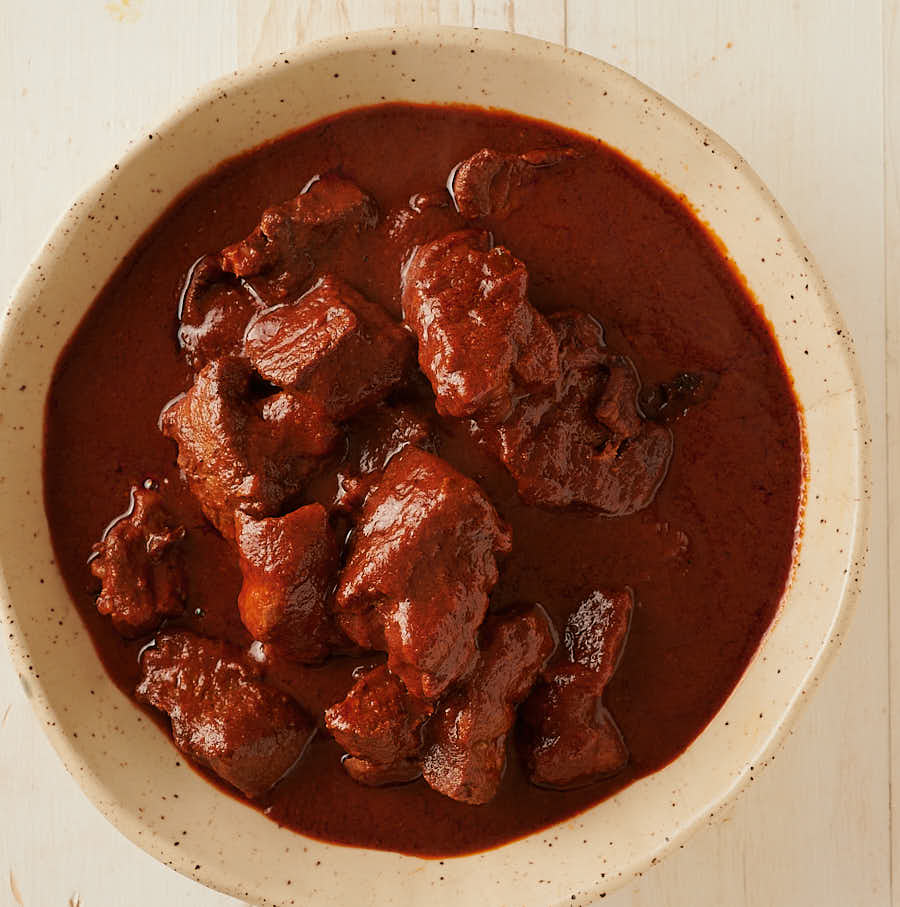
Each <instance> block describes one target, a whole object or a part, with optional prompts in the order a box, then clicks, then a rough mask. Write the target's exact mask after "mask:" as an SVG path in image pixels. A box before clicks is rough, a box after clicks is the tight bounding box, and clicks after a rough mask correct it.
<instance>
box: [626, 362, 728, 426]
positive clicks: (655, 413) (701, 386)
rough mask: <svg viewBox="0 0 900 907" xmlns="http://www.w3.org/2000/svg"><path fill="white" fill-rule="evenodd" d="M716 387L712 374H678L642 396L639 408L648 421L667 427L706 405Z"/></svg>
mask: <svg viewBox="0 0 900 907" xmlns="http://www.w3.org/2000/svg"><path fill="white" fill-rule="evenodd" d="M718 384H719V376H718V375H717V374H716V373H715V372H681V374H679V375H676V376H675V377H674V378H673V379H672V380H671V381H664V382H662V383H661V384H657V385H656V386H655V387H651V388H648V389H647V390H646V391H645V392H642V394H641V409H642V410H643V411H644V413H645V414H646V416H647V418H648V419H653V420H654V421H656V422H662V423H663V424H665V425H669V424H671V423H672V422H675V421H677V420H678V419H680V418H681V417H682V416H685V415H687V412H688V410H689V409H691V408H692V407H694V406H699V405H700V404H701V403H705V402H706V401H707V400H708V399H709V398H710V397H711V396H712V395H713V392H714V391H715V389H716V387H717V386H718Z"/></svg>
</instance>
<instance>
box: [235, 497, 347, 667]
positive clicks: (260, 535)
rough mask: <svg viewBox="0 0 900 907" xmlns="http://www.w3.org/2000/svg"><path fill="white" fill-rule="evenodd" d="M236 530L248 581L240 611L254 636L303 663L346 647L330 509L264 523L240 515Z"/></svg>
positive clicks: (309, 509) (314, 508) (305, 510)
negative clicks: (335, 597)
mask: <svg viewBox="0 0 900 907" xmlns="http://www.w3.org/2000/svg"><path fill="white" fill-rule="evenodd" d="M235 528H236V529H237V534H236V541H237V547H238V554H239V555H240V566H241V573H242V574H243V578H244V582H243V585H242V586H241V592H240V595H239V596H238V608H239V610H240V613H241V620H242V621H243V622H244V626H246V628H247V629H248V630H249V631H250V635H251V636H252V637H253V638H254V639H256V640H259V641H260V642H263V643H267V644H270V645H272V646H274V647H275V648H276V649H277V650H278V651H279V652H281V653H282V654H284V655H285V656H286V657H288V658H290V659H292V660H294V661H299V662H317V661H322V659H324V658H325V657H326V656H327V655H328V654H329V652H330V651H331V649H332V648H333V647H335V646H337V647H342V646H341V640H342V639H343V634H341V633H339V631H338V629H337V627H336V626H335V624H334V621H333V620H332V615H331V608H330V598H331V592H332V590H333V589H334V584H335V578H336V576H337V570H338V564H339V556H338V546H337V541H336V540H335V538H334V533H333V532H332V530H331V527H330V526H329V524H328V514H327V512H326V510H325V508H324V507H323V506H322V505H321V504H308V505H307V506H305V507H301V508H300V509H299V510H294V511H292V512H291V513H288V514H286V515H285V516H281V517H268V518H265V519H261V520H257V519H254V518H253V517H252V516H248V515H247V514H246V513H242V512H241V511H240V510H239V511H237V512H236V513H235ZM345 642H346V641H345Z"/></svg>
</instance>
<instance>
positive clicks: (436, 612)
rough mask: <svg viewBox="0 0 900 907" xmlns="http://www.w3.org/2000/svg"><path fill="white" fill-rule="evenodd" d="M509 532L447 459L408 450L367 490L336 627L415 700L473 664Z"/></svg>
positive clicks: (437, 691) (445, 684)
mask: <svg viewBox="0 0 900 907" xmlns="http://www.w3.org/2000/svg"><path fill="white" fill-rule="evenodd" d="M510 546H511V538H510V533H509V530H508V528H507V527H506V526H505V525H504V524H503V522H502V521H501V520H500V518H499V516H498V515H497V512H496V511H495V510H494V507H493V505H492V504H491V502H490V501H489V500H488V499H487V497H486V496H485V494H484V492H483V491H482V490H481V489H480V488H479V487H478V485H476V484H475V482H473V481H472V480H471V479H468V478H466V477H465V476H463V475H461V474H460V473H458V472H457V471H456V470H455V469H453V467H451V466H450V465H449V464H448V463H446V462H444V461H443V460H441V459H439V458H438V457H435V456H433V455H432V454H429V453H426V452H425V451H422V450H419V449H418V448H416V447H406V448H404V449H403V450H402V451H401V452H400V453H399V454H397V456H395V457H394V458H393V459H392V460H391V462H390V463H389V464H388V466H387V469H385V471H384V474H383V476H382V477H381V479H380V481H379V482H378V483H377V485H376V487H375V488H374V490H373V491H371V492H370V493H369V495H368V497H367V498H366V500H365V503H364V505H363V507H362V512H361V515H360V518H359V521H358V523H357V525H356V528H355V529H354V531H353V534H352V536H351V540H350V547H349V556H348V558H347V564H346V567H345V568H344V572H343V573H342V575H341V578H340V582H339V584H338V589H337V595H336V601H337V606H338V609H339V622H340V624H341V627H342V629H343V630H344V631H345V632H346V633H347V635H348V636H350V638H351V639H353V640H354V641H355V642H357V643H359V644H360V645H361V646H363V647H365V648H372V649H381V650H383V651H386V652H387V653H388V666H389V667H390V669H391V671H393V672H394V673H395V674H396V675H397V676H398V677H399V678H400V679H401V680H402V681H403V682H404V684H405V685H406V687H407V688H408V689H409V691H410V693H412V694H413V695H414V696H416V697H418V698H421V699H431V700H433V699H437V698H438V697H439V696H440V695H441V694H442V693H443V692H444V691H445V690H446V689H447V688H448V687H449V686H450V684H452V683H453V682H454V681H455V680H457V679H458V678H459V677H460V676H462V674H464V673H465V671H466V670H468V668H469V667H470V666H471V664H472V662H473V661H474V658H475V654H476V632H477V629H478V626H479V624H480V623H481V622H482V620H483V619H484V615H485V612H486V611H487V606H488V593H489V592H490V591H491V589H492V588H493V587H494V585H495V584H496V582H497V577H498V574H497V561H496V557H497V555H498V554H501V553H505V552H507V551H509V550H510Z"/></svg>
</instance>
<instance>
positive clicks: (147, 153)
mask: <svg viewBox="0 0 900 907" xmlns="http://www.w3.org/2000/svg"><path fill="white" fill-rule="evenodd" d="M335 74H337V76H338V77H337V78H335ZM385 100H408V101H422V102H425V101H435V102H467V103H474V104H479V105H483V106H492V107H498V108H505V109H508V110H512V111H516V112H518V113H521V114H526V115H530V116H533V117H539V118H542V119H546V120H551V121H553V122H555V123H559V124H561V125H563V126H567V127H571V128H574V129H577V130H580V131H582V132H585V133H589V134H591V135H595V136H597V137H599V138H602V139H603V140H604V141H605V142H607V143H608V144H610V145H612V146H614V147H616V148H619V149H621V150H622V151H623V152H624V153H625V154H626V155H628V157H630V158H632V159H633V160H635V161H638V162H639V163H640V164H642V165H643V166H644V167H645V168H646V169H647V170H649V171H651V172H653V173H655V174H657V175H658V176H659V178H660V179H661V180H662V181H663V182H664V183H666V184H667V185H669V186H670V187H671V188H672V189H673V190H674V191H675V192H676V193H678V194H680V195H683V196H684V197H685V198H686V199H688V200H689V202H690V204H691V205H693V207H694V208H695V210H696V212H697V215H698V217H700V218H701V219H702V220H704V221H705V222H706V223H707V224H708V225H709V226H710V227H711V229H712V230H713V231H714V232H715V234H716V235H717V236H718V237H719V239H720V240H721V241H722V243H723V245H724V247H725V248H726V249H727V251H728V254H729V255H730V256H731V258H732V259H733V260H734V262H735V263H736V265H737V267H738V268H739V269H740V271H741V272H742V273H743V275H744V277H745V278H746V280H747V283H748V284H749V286H750V288H751V290H752V291H753V293H754V294H755V296H756V298H757V299H758V300H759V301H760V302H761V304H762V305H763V307H764V310H765V313H766V316H767V317H768V318H769V320H770V321H771V323H772V325H773V328H774V331H775V334H776V335H777V338H778V342H779V344H780V345H781V349H782V351H783V354H784V358H785V360H786V362H787V364H788V366H789V368H790V371H791V374H792V376H793V379H794V383H795V388H796V392H797V396H798V398H799V400H800V402H801V403H802V407H803V414H804V419H805V429H806V437H807V440H808V490H807V497H806V505H805V513H804V518H803V521H804V531H803V534H802V539H801V542H800V544H799V545H798V547H797V551H796V557H795V564H794V571H793V577H792V580H791V583H790V587H789V589H788V590H787V592H786V594H785V596H784V599H783V602H782V605H781V608H780V611H779V613H778V616H777V618H776V620H775V622H774V623H773V625H772V627H771V628H770V630H769V631H768V633H767V634H766V636H765V639H764V640H763V643H762V645H761V646H760V648H759V651H758V653H757V655H756V657H755V658H754V659H753V662H752V663H751V664H750V666H749V668H748V669H747V671H746V673H745V675H744V677H743V678H742V680H741V681H740V683H739V684H738V686H737V687H736V689H735V690H734V692H733V693H732V695H731V696H730V697H729V699H728V701H727V702H726V703H725V705H724V706H723V708H722V709H721V711H720V712H719V713H718V714H717V715H716V716H715V718H714V719H713V720H712V722H711V723H710V725H709V726H708V727H707V729H706V730H705V731H704V732H703V733H702V734H701V735H700V737H699V738H698V739H697V740H696V741H695V742H694V743H693V744H692V745H691V746H690V747H689V748H688V750H687V751H686V752H685V753H684V754H683V755H682V756H681V757H680V758H678V759H677V760H675V762H673V763H672V764H671V765H669V766H668V767H667V768H665V769H664V770H662V771H660V772H658V773H657V774H655V775H652V776H650V777H647V778H644V779H643V780H641V781H638V782H637V783H635V784H634V785H632V786H631V787H629V788H627V789H626V790H623V791H622V792H621V793H619V794H618V795H617V796H615V797H613V798H612V799H610V800H608V801H606V802H604V803H602V804H600V805H598V806H596V807H594V808H593V809H591V810H590V811H588V812H586V813H584V814H582V815H580V816H578V817H576V818H574V819H572V820H570V821H568V822H565V823H563V824H560V825H557V826H554V827H553V828H551V829H548V830H547V831H545V832H542V833H538V834H535V835H532V836H530V837H527V838H525V839H523V840H520V841H516V842H514V843H511V844H508V845H506V846H503V847H500V848H498V849H496V850H492V851H488V852H486V853H482V854H477V855H474V856H468V857H462V858H455V859H447V860H445V861H443V862H442V863H438V862H437V861H429V860H422V859H418V858H413V857H405V856H399V855H397V854H392V853H384V852H377V851H367V850H358V849H348V848H345V847H340V846H334V845H329V844H324V843H321V842H319V841H314V840H310V839H308V838H305V837H302V836H300V835H298V834H295V833H293V832H290V831H287V830H284V829H280V828H278V827H277V826H276V825H275V823H273V822H271V821H269V820H268V819H266V818H265V817H264V816H262V815H260V814H259V813H257V812H255V811H254V810H252V809H250V808H248V807H247V806H245V805H244V804H242V803H240V802H238V801H236V800H233V799H232V798H230V797H227V796H223V795H222V794H221V793H220V792H219V791H218V790H216V789H215V788H214V787H213V786H212V785H210V784H209V783H207V782H206V781H204V780H203V779H202V778H201V777H200V776H199V775H198V774H196V773H195V772H194V771H192V770H191V769H190V768H188V767H187V766H186V765H185V764H184V760H183V759H177V754H176V752H175V750H174V749H173V748H172V745H171V743H170V742H169V741H168V740H167V739H166V738H165V737H164V736H163V735H162V734H161V733H160V732H159V730H158V729H157V727H156V726H155V725H153V724H152V723H151V722H150V721H149V720H148V719H147V718H146V717H145V716H143V715H142V714H141V713H140V712H139V711H138V710H137V709H136V708H134V707H133V706H132V704H131V703H130V702H129V701H128V699H127V698H126V697H125V696H123V695H122V693H120V692H119V690H117V689H116V688H115V687H114V686H113V684H112V683H111V682H110V680H109V679H108V678H107V676H106V674H105V673H104V670H103V668H102V666H101V664H100V661H99V660H98V659H97V657H96V655H95V653H94V649H93V646H92V643H91V640H90V639H89V637H88V635H87V633H86V632H85V630H84V629H83V627H82V624H81V621H80V619H79V617H78V615H77V613H76V611H75V609H74V606H73V605H72V604H71V602H70V601H69V598H68V596H67V593H66V590H65V588H64V586H63V583H62V579H61V577H60V575H59V573H58V571H57V568H56V567H55V565H54V562H53V554H52V551H51V548H50V542H49V536H48V528H47V522H46V518H45V515H44V509H43V504H42V480H41V445H42V434H41V432H42V413H43V408H44V398H45V394H46V390H47V386H48V382H49V379H50V375H51V370H52V368H53V364H54V362H55V360H56V358H57V355H58V354H59V352H60V350H61V348H62V346H63V344H64V343H65V342H66V340H67V338H68V337H69V336H70V334H71V333H72V331H73V330H74V329H75V327H76V325H77V323H78V321H79V319H80V318H81V316H82V315H83V314H84V312H85V310H86V309H87V307H88V306H89V305H90V303H91V301H92V299H93V298H94V295H95V293H96V291H97V290H98V288H99V287H101V286H102V285H103V283H104V282H105V281H106V279H107V277H108V276H109V275H110V273H111V272H112V270H113V269H114V267H115V266H116V264H117V263H118V262H119V261H120V260H121V259H122V256H123V255H124V254H125V253H126V252H127V250H128V249H129V248H130V247H131V246H132V244H133V243H134V242H135V240H137V238H138V237H139V236H140V235H141V234H142V233H143V232H144V231H145V230H146V229H147V228H148V227H149V226H150V225H151V224H152V222H153V221H154V219H155V218H156V217H157V216H158V215H159V214H160V213H161V212H162V211H163V209H164V208H165V207H166V206H167V205H168V204H169V203H170V202H171V201H172V200H173V199H174V198H175V197H176V196H177V195H178V194H179V193H180V192H181V191H182V190H183V189H184V188H185V187H186V186H187V185H189V184H190V183H191V181H192V180H194V179H195V178H196V177H199V176H201V175H202V174H204V173H205V172H207V171H208V170H209V169H210V168H211V167H213V166H214V165H215V164H217V163H219V162H220V161H221V160H222V159H224V158H227V157H230V156H232V155H235V154H237V153H239V152H242V151H244V150H246V149H248V148H251V147H253V146H255V145H257V144H258V143H260V142H263V141H265V140H267V139H271V138H274V137H276V136H278V135H280V134H282V133H284V132H286V131H288V130H291V129H294V128H296V127H299V126H302V125H304V124H306V123H309V122H311V121H313V120H316V119H318V118H320V117H322V116H325V115H327V114H333V113H335V112H337V111H340V110H343V109H346V108H350V107H355V106H358V105H363V104H373V103H377V102H379V101H385ZM867 438H868V432H867V428H866V416H865V412H864V403H863V394H862V390H861V386H860V380H859V376H858V373H857V370H856V368H855V366H854V362H853V351H852V346H851V341H850V338H849V337H848V335H847V331H846V329H845V327H844V324H843V322H842V321H841V319H840V316H839V314H838V312H837V309H836V307H835V304H834V301H833V299H832V298H831V295H830V294H829V291H828V289H827V288H826V286H825V283H824V281H823V279H822V277H821V276H820V274H819V272H818V270H817V269H816V267H815V265H814V264H813V263H812V258H811V256H810V254H809V252H808V250H807V249H806V248H805V246H804V245H803V242H802V240H801V239H800V237H799V236H798V235H797V233H796V231H795V230H794V228H793V227H792V226H791V224H790V222H789V221H788V219H787V217H786V216H785V214H784V212H783V211H782V210H781V208H780V207H779V206H778V204H777V202H776V201H775V199H774V198H773V197H772V196H771V194H770V193H769V192H768V190H767V189H766V187H765V186H764V185H763V184H762V182H761V181H760V179H759V177H758V176H757V175H756V174H755V173H754V172H753V170H752V169H751V168H750V167H749V166H748V165H747V164H746V163H745V162H744V161H743V160H742V159H741V157H740V156H739V155H738V154H737V153H736V152H735V151H734V149H732V148H731V147H729V146H728V145H727V144H726V143H725V142H723V141H722V139H720V138H719V137H718V136H716V135H714V134H713V133H711V132H710V131H709V130H708V129H706V128H705V127H704V126H703V125H702V124H700V123H697V122H695V121H694V120H693V119H691V117H690V116H688V115H687V114H686V113H684V112H683V111H682V110H679V109H678V108H677V107H675V106H673V105H672V104H671V103H670V102H669V101H667V100H665V99H664V98H662V97H660V96H659V95H657V94H656V93H655V92H653V91H652V90H651V89H649V88H647V86H645V85H642V84H641V83H640V82H638V81H636V80H635V79H633V78H631V77H630V76H628V75H626V74H625V73H623V72H621V71H619V70H618V69H615V68H613V67H612V66H609V65H607V64H605V63H602V62H600V61H598V60H595V59H593V58H591V57H588V56H584V55H581V54H578V53H574V52H572V51H567V50H564V49H563V48H561V47H557V46H555V45H552V44H545V43H543V42H539V41H535V40H531V39H526V38H520V37H515V36H512V35H508V34H503V33H499V32H486V31H475V30H468V29H450V28H446V29H445V28H442V29H396V30H392V31H378V32H371V33H364V34H357V35H349V36H347V37H340V38H335V39H332V40H328V41H325V42H320V43H317V44H311V45H309V46H308V47H304V48H301V49H298V50H296V51H292V52H291V53H288V54H287V55H286V56H284V57H282V58H279V59H276V60H273V61H272V62H271V63H269V64H266V65H262V66H258V67H255V68H253V69H248V70H245V71H243V72H238V73H234V74H233V75H230V76H228V77H226V78H224V79H222V80H221V81H219V82H216V83H214V84H213V85H211V86H209V87H207V88H206V89H204V90H203V91H202V92H201V93H200V94H199V95H198V96H197V97H196V98H194V100H192V101H191V102H190V103H189V104H187V105H186V106H184V107H182V108H181V109H180V110H178V111H177V112H176V113H175V114H174V115H173V116H171V117H170V118H169V119H168V120H166V121H165V122H164V123H162V124H161V125H160V126H159V128H158V129H155V130H153V132H152V135H150V136H148V135H146V134H145V135H144V136H143V137H142V139H141V140H139V141H136V142H135V143H134V144H132V145H131V147H130V148H129V149H128V151H127V153H126V154H125V155H124V156H123V157H122V159H121V160H120V161H119V163H118V164H117V165H116V167H115V169H113V170H111V171H110V172H108V173H106V174H105V175H104V176H102V177H101V178H100V180H98V182H97V183H95V184H94V185H93V186H91V187H90V188H89V189H87V190H86V191H85V192H84V194H83V195H81V196H80V198H79V199H78V200H77V201H76V202H75V204H74V205H73V206H72V207H71V208H70V209H69V210H68V211H67V212H66V213H65V214H64V215H63V217H62V218H61V220H60V222H59V224H58V225H57V227H56V228H55V230H54V231H53V233H52V234H51V236H50V238H49V239H48V241H47V242H46V244H45V245H44V247H43V248H42V249H41V250H40V252H39V253H38V255H37V257H36V258H35V260H34V262H33V263H32V264H31V265H30V267H29V268H28V270H27V271H26V273H25V275H24V277H23V279H22V281H21V282H20V284H19V286H18V288H17V290H16V292H15V295H14V298H13V301H12V305H11V308H10V309H9V312H8V314H7V316H6V318H5V319H4V321H3V325H2V337H0V562H2V582H0V594H2V598H3V602H2V605H3V607H2V614H3V618H4V622H5V625H6V626H5V630H4V635H5V636H7V637H8V640H9V645H10V649H11V652H12V656H13V659H14V662H15V664H16V666H17V668H18V672H19V674H20V676H21V678H22V684H23V686H24V688H25V691H26V693H27V695H28V697H29V698H30V700H31V703H32V706H33V707H34V710H35V713H36V714H37V716H38V717H39V720H40V721H41V723H42V724H43V725H44V726H45V728H46V730H47V733H48V736H49V737H50V740H51V742H52V743H53V745H54V747H55V748H56V750H57V752H58V753H59V755H60V758H61V759H62V760H63V762H64V763H65V765H66V767H67V769H68V770H69V772H70V773H71V774H72V775H73V776H74V777H75V778H76V780H77V781H78V783H79V784H80V785H81V786H82V788H83V789H84V791H85V792H86V793H87V795H88V796H89V797H90V799H91V800H92V801H93V802H94V804H95V805H96V806H97V808H98V809H100V810H101V812H103V814H104V815H106V816H107V817H108V818H109V820H110V821H111V822H113V823H114V824H115V825H116V826H117V827H118V828H119V829H120V830H121V831H122V833H123V834H125V835H127V836H128V837H129V838H130V839H131V840H132V841H134V842H135V843H137V844H138V845H139V846H141V847H142V848H144V849H145V850H146V851H148V852H149V853H151V854H153V856H155V857H156V858H157V859H159V860H161V861H163V862H164V863H166V864H167V865H169V866H172V867H173V868H175V869H177V870H178V871H179V872H182V873H184V874H185V875H188V876H191V877H193V878H195V879H197V880H199V881H201V882H203V883H204V884H206V885H209V886H211V887H213V888H217V889H220V890H221V891H224V892H228V893H230V894H233V895H236V896H238V897H241V898H245V899H247V900H250V901H253V902H255V903H261V904H293V903H308V902H310V901H314V902H315V903H322V904H347V903H357V904H361V903H373V902H375V901H376V900H377V902H378V903H379V904H381V905H384V907H387V905H390V904H401V903H402V904H413V903H424V902H426V901H427V902H428V903H430V904H433V905H435V907H437V905H441V904H457V903H475V902H478V903H480V904H483V905H485V907H487V905H490V904H500V903H503V904H511V903H515V904H535V905H538V904H539V905H542V907H543V905H547V904H550V903H560V904H561V903H563V902H565V904H566V905H571V904H572V903H573V902H574V903H576V904H577V903H579V902H587V901H591V900H593V899H594V898H595V897H596V896H597V895H599V894H601V893H602V892H604V891H609V890H610V889H611V888H614V887H615V886H617V885H619V884H621V883H622V882H625V881H627V880H629V879H630V878H631V877H632V875H633V874H634V873H636V872H638V871H641V870H643V869H644V868H645V867H646V866H647V865H648V864H650V863H651V861H655V860H657V859H659V858H660V857H661V856H662V855H663V854H664V853H665V852H666V851H667V850H669V849H671V848H672V847H673V846H674V845H675V844H676V842H679V841H681V840H682V839H683V838H684V837H685V836H686V835H687V834H688V832H689V831H690V830H691V829H692V828H694V827H695V826H696V825H697V824H698V823H699V822H701V821H703V820H706V819H709V817H710V816H711V815H712V814H714V813H715V812H716V810H717V809H718V808H720V807H722V806H723V804H725V803H726V802H728V801H729V800H731V799H732V798H733V797H734V796H735V795H736V793H737V792H738V791H739V789H740V788H741V787H742V785H743V784H744V782H745V781H746V780H747V777H748V771H749V768H750V766H751V765H759V764H761V763H762V762H763V761H764V760H765V759H766V754H767V753H769V751H770V750H771V749H772V747H773V746H774V745H775V744H776V742H777V741H778V739H779V738H780V736H781V735H783V734H784V732H785V730H786V728H787V726H788V724H789V723H790V722H791V721H792V720H793V718H794V717H795V714H796V711H797V708H798V705H799V704H800V703H801V702H802V701H804V700H805V699H806V698H807V697H806V694H807V693H808V692H809V690H810V688H811V686H812V685H813V684H814V683H815V681H816V679H817V678H818V676H819V674H820V672H821V670H822V668H823V666H824V664H825V661H826V659H827V656H829V655H830V654H831V653H833V651H834V650H835V649H836V648H837V646H838V644H839V642H840V638H841V636H842V634H843V631H844V628H845V625H846V621H847V618H848V615H849V612H850V610H851V605H852V602H853V599H854V597H855V595H856V590H857V588H858V583H859V575H860V570H861V566H862V561H863V555H864V551H865V535H866V529H865V527H866V521H867V515H868V505H867V495H868V469H869V466H868V459H867V447H866V440H867ZM88 690H91V691H93V694H94V695H88ZM176 795H177V797H176ZM161 798H165V809H160V800H161ZM163 816H164V817H163ZM185 830H186V831H187V835H183V834H182V832H183V831H185ZM176 839H177V841H178V843H179V846H177V847H176V846H174V845H175V842H176ZM551 845H552V849H551Z"/></svg>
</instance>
